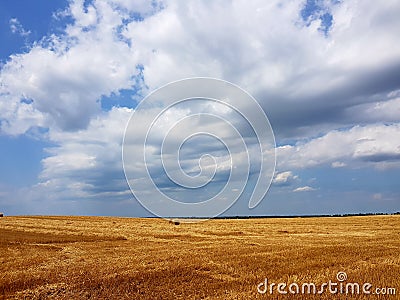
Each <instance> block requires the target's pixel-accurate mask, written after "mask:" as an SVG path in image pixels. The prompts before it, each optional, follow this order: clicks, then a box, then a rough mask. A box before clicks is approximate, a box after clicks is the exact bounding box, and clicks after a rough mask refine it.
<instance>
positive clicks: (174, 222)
mask: <svg viewBox="0 0 400 300" xmlns="http://www.w3.org/2000/svg"><path fill="white" fill-rule="evenodd" d="M168 223H169V224H173V225H179V224H181V222H179V221H178V220H168Z"/></svg>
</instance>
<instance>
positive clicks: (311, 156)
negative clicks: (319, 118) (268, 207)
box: [277, 123, 400, 169]
mask: <svg viewBox="0 0 400 300" xmlns="http://www.w3.org/2000/svg"><path fill="white" fill-rule="evenodd" d="M277 150H278V166H281V167H286V168H300V169H301V168H307V167H315V166H321V165H327V164H331V165H332V167H338V166H339V165H340V166H344V164H346V165H350V166H353V167H354V166H360V165H362V164H368V165H374V166H376V167H378V168H381V167H390V166H392V167H396V166H397V167H400V124H397V123H396V124H391V125H368V126H355V127H353V128H351V129H347V130H334V131H331V132H328V133H327V134H325V135H323V136H321V137H318V138H314V139H311V140H309V141H306V142H298V143H297V144H296V145H294V146H292V145H284V146H280V147H278V149H277ZM338 162H340V163H338Z"/></svg>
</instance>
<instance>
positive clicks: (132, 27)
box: [0, 0, 400, 216]
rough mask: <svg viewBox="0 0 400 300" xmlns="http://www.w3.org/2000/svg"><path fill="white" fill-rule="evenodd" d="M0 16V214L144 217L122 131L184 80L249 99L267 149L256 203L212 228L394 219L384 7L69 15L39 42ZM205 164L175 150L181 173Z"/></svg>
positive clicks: (121, 10)
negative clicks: (270, 152)
mask: <svg viewBox="0 0 400 300" xmlns="http://www.w3.org/2000/svg"><path fill="white" fill-rule="evenodd" d="M9 5H10V4H9ZM2 6H5V7H4V11H8V12H9V15H4V16H7V18H8V19H7V20H6V21H5V22H3V23H2V27H1V29H0V31H2V34H1V38H2V39H3V40H4V42H3V43H2V44H3V45H4V44H7V46H6V47H5V50H4V51H3V52H1V53H2V57H1V60H2V63H1V65H0V68H1V69H0V144H1V148H2V150H0V157H1V158H0V163H1V165H2V168H1V171H0V173H1V174H0V207H4V208H2V210H5V211H6V212H10V213H11V214H30V213H33V214H89V215H90V214H93V215H97V214H106V215H133V216H142V215H148V212H147V211H146V210H144V209H143V208H142V207H141V206H140V205H139V204H138V203H137V202H135V201H134V200H133V197H132V195H131V192H130V190H129V187H128V186H127V183H126V180H125V178H124V174H123V171H122V161H121V145H122V137H123V133H124V130H125V126H126V123H127V121H128V119H129V117H130V116H131V114H132V112H133V111H134V110H135V107H136V105H137V104H138V103H139V102H140V101H141V100H142V98H143V97H144V96H145V95H147V94H148V93H149V92H150V91H152V90H154V89H157V88H159V87H161V86H163V85H165V84H167V83H169V82H171V81H174V80H179V79H182V78H187V77H199V76H202V77H203V76H204V77H215V78H221V79H224V80H228V81H230V82H233V83H234V84H237V85H238V86H240V87H242V88H244V89H245V90H247V91H248V92H249V93H251V94H252V95H253V96H254V97H255V99H257V101H258V102H259V103H260V105H261V107H262V108H263V109H264V111H265V113H266V114H267V116H268V117H269V120H270V122H271V125H272V127H273V130H274V133H275V137H276V142H277V148H276V151H277V167H276V174H275V177H274V179H273V183H272V187H271V189H270V191H269V193H268V195H267V197H266V198H265V199H264V201H263V202H262V203H261V204H260V205H259V206H257V207H256V208H255V209H253V210H249V209H248V207H247V202H246V201H238V202H237V203H236V204H235V205H234V206H233V207H232V208H231V209H230V210H228V211H227V212H226V214H233V215H251V214H254V215H264V214H267V215H274V214H314V213H321V214H322V213H357V212H394V211H399V210H400V185H399V177H400V176H399V175H400V40H399V39H398V36H400V19H399V18H398V14H399V13H400V3H399V1H396V0H388V1H384V2H382V3H379V5H378V4H377V3H376V2H373V1H357V0H347V1H344V0H343V1H339V0H330V1H329V0H324V1H323V0H320V1H318V0H307V1H304V0H292V1H278V0H276V1H267V2H266V1H250V2H249V1H244V0H243V1H242V0H235V1H224V0H221V1H212V2H207V1H176V0H175V1H174V0H165V1H155V0H153V1H146V0H138V1H127V0H105V1H99V0H92V1H83V0H71V1H68V2H65V3H64V4H63V5H61V4H60V7H58V8H57V9H54V8H48V10H49V11H48V15H49V18H50V19H51V20H52V21H51V22H49V24H50V25H49V27H48V28H46V29H45V30H41V31H40V30H39V29H38V28H39V27H38V28H32V26H33V25H32V26H30V27H28V26H27V25H25V24H35V20H34V19H33V17H32V16H30V15H24V16H25V18H26V19H23V18H22V17H18V16H19V15H18V10H21V9H23V7H17V6H15V7H12V5H10V7H6V6H7V4H0V7H2ZM38 9H39V8H38ZM31 14H32V15H33V14H34V12H33V11H32V12H31ZM4 18H5V17H4ZM38 26H39V25H38ZM33 27H34V26H33ZM39 32H41V34H39ZM8 41H9V43H8ZM7 51H8V52H7ZM9 54H11V55H9ZM191 109H193V107H192V108H190V107H189V108H186V110H185V109H181V110H176V111H174V112H173V114H172V115H171V116H170V119H169V121H170V122H172V121H173V119H174V118H176V117H178V116H184V115H185V113H187V110H189V111H190V110H191ZM203 109H204V110H206V111H213V110H216V111H218V112H219V113H224V112H223V111H222V109H221V108H219V107H209V106H208V107H206V108H203ZM225 113H227V114H229V112H225ZM143 117H145V116H143ZM210 148H212V143H211V144H210V143H207V142H204V141H201V140H199V141H198V142H197V143H196V142H193V143H191V144H190V145H188V149H187V153H188V154H187V157H186V160H185V162H186V163H187V166H188V168H190V167H193V166H195V165H196V164H197V161H198V157H196V156H191V155H190V153H192V152H193V150H196V151H198V152H201V153H205V152H207V151H213V150H210ZM15 149H19V150H18V151H16V150H15ZM21 149H22V150H21ZM191 150H192V152H191ZM27 157H28V158H27ZM22 162H24V163H22ZM154 172H155V174H156V175H155V176H156V177H157V175H158V174H159V173H160V172H161V170H159V169H156V170H154ZM22 173H24V174H25V173H26V174H27V175H24V174H22ZM13 174H14V175H13ZM25 177H26V178H29V180H26V182H22V183H21V182H20V179H21V178H25ZM160 178H161V179H160V184H161V185H162V186H163V187H164V188H165V189H166V190H173V191H175V192H176V187H174V186H170V185H169V183H168V181H163V182H162V177H160ZM209 192H210V193H213V192H215V191H214V189H213V188H210V190H209ZM179 193H181V196H182V197H183V198H185V195H186V194H185V191H179Z"/></svg>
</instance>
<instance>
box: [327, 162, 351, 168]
mask: <svg viewBox="0 0 400 300" xmlns="http://www.w3.org/2000/svg"><path fill="white" fill-rule="evenodd" d="M331 166H332V168H343V167H345V166H347V165H346V164H345V163H344V162H341V161H334V162H332V164H331Z"/></svg>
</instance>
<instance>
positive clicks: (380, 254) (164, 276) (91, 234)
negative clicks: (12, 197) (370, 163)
mask: <svg viewBox="0 0 400 300" xmlns="http://www.w3.org/2000/svg"><path fill="white" fill-rule="evenodd" d="M0 260H1V273H0V299H400V296H399V294H400V216H366V217H341V218H336V217H335V218H334V217H332V218H293V219H243V220H209V221H205V222H200V223H181V224H180V225H174V224H170V223H169V222H167V221H165V220H161V219H135V218H109V217H4V218H0ZM338 272H345V273H346V274H347V280H346V281H343V282H344V283H359V284H360V286H361V284H363V283H371V284H372V286H373V287H372V288H370V289H369V290H370V291H372V292H373V291H374V290H375V288H376V287H379V288H386V287H393V288H395V289H396V294H397V295H383V296H382V295H381V296H376V295H365V294H362V293H361V294H359V295H349V294H347V295H345V294H342V295H340V294H331V293H330V292H329V291H328V290H327V289H326V288H325V290H324V292H323V293H322V294H320V295H309V294H307V290H305V292H306V293H305V294H297V295H293V294H290V293H288V294H280V293H278V291H277V290H276V288H275V287H273V289H272V294H271V293H269V290H268V291H267V292H266V293H265V294H260V293H258V291H257V285H258V284H260V283H261V282H265V278H267V279H268V285H270V283H276V284H278V283H285V284H286V285H287V286H286V291H288V286H289V285H290V284H292V287H293V283H296V284H297V285H298V286H299V287H300V290H301V286H302V284H303V283H315V284H316V286H317V287H318V290H319V289H320V288H319V285H322V284H323V283H325V282H328V281H329V280H331V281H332V282H334V283H335V282H336V283H339V281H338V279H337V278H336V275H337V273H338ZM260 288H261V289H263V288H264V285H262V286H260ZM268 288H270V286H269V287H268Z"/></svg>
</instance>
